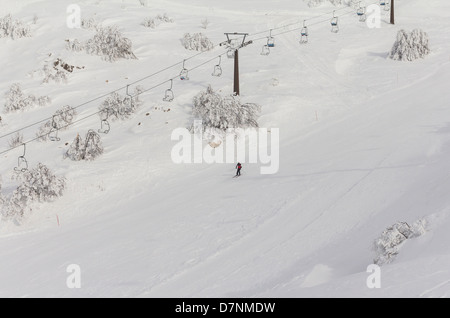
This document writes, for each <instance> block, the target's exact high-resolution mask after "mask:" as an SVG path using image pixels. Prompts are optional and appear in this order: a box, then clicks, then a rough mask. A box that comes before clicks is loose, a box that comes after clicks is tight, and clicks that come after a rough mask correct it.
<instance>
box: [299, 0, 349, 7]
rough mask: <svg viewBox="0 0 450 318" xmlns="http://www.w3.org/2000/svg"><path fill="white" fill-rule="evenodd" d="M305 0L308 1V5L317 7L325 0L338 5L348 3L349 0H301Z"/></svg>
mask: <svg viewBox="0 0 450 318" xmlns="http://www.w3.org/2000/svg"><path fill="white" fill-rule="evenodd" d="M303 1H306V2H307V3H308V6H309V7H318V6H320V5H321V4H322V3H324V2H325V1H328V2H330V3H331V4H333V5H335V6H338V5H341V4H343V3H348V2H349V0H303Z"/></svg>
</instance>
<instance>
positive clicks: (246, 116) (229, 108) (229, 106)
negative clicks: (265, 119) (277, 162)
mask: <svg viewBox="0 0 450 318" xmlns="http://www.w3.org/2000/svg"><path fill="white" fill-rule="evenodd" d="M260 111H261V106H259V105H258V104H254V103H245V104H242V103H241V100H240V98H239V96H236V95H229V96H225V97H222V96H221V95H220V94H219V93H217V92H215V91H214V90H213V89H212V88H211V86H208V88H207V89H206V91H204V92H200V93H198V94H197V95H196V96H194V99H193V115H194V117H196V118H201V119H202V123H203V125H204V127H205V128H206V127H209V128H217V129H220V130H226V129H228V128H251V127H258V122H257V118H258V116H259V113H260Z"/></svg>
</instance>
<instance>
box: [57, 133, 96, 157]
mask: <svg viewBox="0 0 450 318" xmlns="http://www.w3.org/2000/svg"><path fill="white" fill-rule="evenodd" d="M102 153H103V145H102V141H101V138H100V135H99V134H97V133H96V132H95V131H93V130H89V131H88V133H87V134H86V138H85V139H84V140H83V138H81V136H80V134H78V135H77V136H76V137H75V139H74V141H73V142H72V144H71V145H70V147H69V149H68V150H67V152H66V154H65V156H64V157H65V158H69V159H70V160H73V161H80V160H94V159H95V158H97V157H98V156H100V155H101V154H102Z"/></svg>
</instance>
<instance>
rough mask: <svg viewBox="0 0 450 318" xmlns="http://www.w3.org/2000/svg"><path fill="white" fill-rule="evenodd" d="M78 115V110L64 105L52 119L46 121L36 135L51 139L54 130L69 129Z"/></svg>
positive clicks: (43, 139)
mask: <svg viewBox="0 0 450 318" xmlns="http://www.w3.org/2000/svg"><path fill="white" fill-rule="evenodd" d="M76 116H77V111H76V110H75V109H74V108H73V107H71V106H69V105H66V106H63V107H62V108H61V109H58V110H57V111H56V112H55V114H54V115H53V116H52V119H50V120H48V121H46V122H45V123H44V124H43V125H42V126H41V127H40V128H39V130H38V132H37V133H36V136H37V137H38V138H39V140H41V141H46V140H48V139H49V135H50V132H52V130H55V131H60V130H65V129H67V128H68V127H69V126H70V125H71V124H72V122H73V120H74V119H75V117H76Z"/></svg>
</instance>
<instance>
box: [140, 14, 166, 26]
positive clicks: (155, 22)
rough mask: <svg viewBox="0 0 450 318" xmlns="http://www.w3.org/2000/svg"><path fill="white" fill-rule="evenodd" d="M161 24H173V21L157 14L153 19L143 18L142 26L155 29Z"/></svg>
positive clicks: (164, 15)
mask: <svg viewBox="0 0 450 318" xmlns="http://www.w3.org/2000/svg"><path fill="white" fill-rule="evenodd" d="M161 23H173V19H172V18H170V17H168V16H167V14H166V13H164V14H163V15H159V14H158V15H157V16H156V17H154V18H145V19H144V22H143V23H142V25H143V26H145V27H147V28H151V29H155V28H156V27H158V26H159V25H160V24H161Z"/></svg>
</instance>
